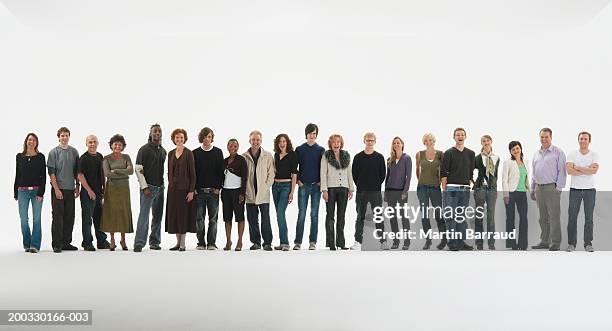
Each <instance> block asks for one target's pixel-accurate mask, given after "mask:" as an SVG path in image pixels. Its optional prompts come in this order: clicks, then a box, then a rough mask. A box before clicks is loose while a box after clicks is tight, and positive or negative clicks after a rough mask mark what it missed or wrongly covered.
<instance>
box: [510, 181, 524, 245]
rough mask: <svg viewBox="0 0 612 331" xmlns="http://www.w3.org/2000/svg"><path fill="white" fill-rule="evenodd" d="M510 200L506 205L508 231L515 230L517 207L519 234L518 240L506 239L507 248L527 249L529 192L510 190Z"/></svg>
mask: <svg viewBox="0 0 612 331" xmlns="http://www.w3.org/2000/svg"><path fill="white" fill-rule="evenodd" d="M508 195H509V200H508V204H507V205H506V232H512V231H514V229H515V227H516V225H515V222H514V219H515V213H516V209H518V214H519V234H518V242H517V241H516V239H508V240H506V248H513V249H516V248H519V249H527V244H528V243H527V226H528V222H527V192H518V191H514V192H509V193H508Z"/></svg>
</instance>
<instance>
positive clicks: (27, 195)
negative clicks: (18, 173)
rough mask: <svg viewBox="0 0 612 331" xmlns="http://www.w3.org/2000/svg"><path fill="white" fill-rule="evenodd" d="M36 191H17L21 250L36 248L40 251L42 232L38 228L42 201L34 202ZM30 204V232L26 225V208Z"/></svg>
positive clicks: (28, 226) (27, 224)
mask: <svg viewBox="0 0 612 331" xmlns="http://www.w3.org/2000/svg"><path fill="white" fill-rule="evenodd" d="M37 192H38V191H37V190H32V191H18V192H17V203H18V205H19V218H20V219H21V234H22V235H23V248H24V249H28V248H36V249H38V250H40V241H41V240H42V231H41V227H40V212H41V210H42V204H43V202H42V201H38V200H36V193H37ZM30 204H32V232H31V233H30V225H29V223H28V208H29V206H30Z"/></svg>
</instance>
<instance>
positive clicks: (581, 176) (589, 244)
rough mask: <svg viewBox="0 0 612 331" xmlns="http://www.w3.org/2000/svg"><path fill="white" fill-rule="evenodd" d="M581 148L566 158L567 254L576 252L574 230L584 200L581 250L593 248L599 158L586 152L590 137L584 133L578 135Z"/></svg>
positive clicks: (575, 229)
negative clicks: (567, 189)
mask: <svg viewBox="0 0 612 331" xmlns="http://www.w3.org/2000/svg"><path fill="white" fill-rule="evenodd" d="M578 144H579V145H580V149H578V150H577V151H574V152H572V153H570V154H569V155H568V156H567V162H566V169H567V173H568V174H569V175H571V176H572V182H571V184H570V197H569V219H568V222H567V240H568V246H567V251H568V252H573V251H574V250H576V241H577V239H576V237H577V234H576V231H577V226H578V213H579V212H580V205H581V203H582V202H583V201H584V250H585V251H587V252H594V251H595V250H594V249H593V210H594V209H595V196H596V194H597V193H596V192H597V191H596V190H595V178H594V177H595V174H596V173H597V170H599V156H598V155H597V153H595V152H594V151H591V150H589V145H590V144H591V134H590V133H588V132H586V131H583V132H580V133H579V134H578Z"/></svg>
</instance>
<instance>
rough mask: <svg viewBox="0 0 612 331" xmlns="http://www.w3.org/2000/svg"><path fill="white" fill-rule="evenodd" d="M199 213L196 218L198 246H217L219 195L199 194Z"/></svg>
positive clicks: (212, 193)
mask: <svg viewBox="0 0 612 331" xmlns="http://www.w3.org/2000/svg"><path fill="white" fill-rule="evenodd" d="M196 201H197V203H198V212H197V216H196V232H197V237H198V246H200V245H201V246H206V243H207V242H208V244H209V245H216V242H217V219H218V218H219V194H215V193H214V192H210V193H198V195H196ZM206 211H208V235H206Z"/></svg>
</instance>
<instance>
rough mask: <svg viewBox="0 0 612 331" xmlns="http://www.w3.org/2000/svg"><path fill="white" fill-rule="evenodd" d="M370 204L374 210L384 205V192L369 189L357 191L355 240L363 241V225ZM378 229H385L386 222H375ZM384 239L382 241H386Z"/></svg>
mask: <svg viewBox="0 0 612 331" xmlns="http://www.w3.org/2000/svg"><path fill="white" fill-rule="evenodd" d="M368 204H370V208H371V209H372V210H374V208H375V207H380V206H382V205H383V198H382V193H381V192H380V191H367V192H363V191H362V192H357V197H356V198H355V205H356V209H357V220H356V221H355V241H356V242H358V243H360V244H361V243H363V227H364V223H365V218H366V212H367V211H368ZM374 226H375V227H376V229H378V230H381V231H385V223H384V222H380V223H374ZM384 241H385V240H384V239H380V242H381V243H382V242H384Z"/></svg>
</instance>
